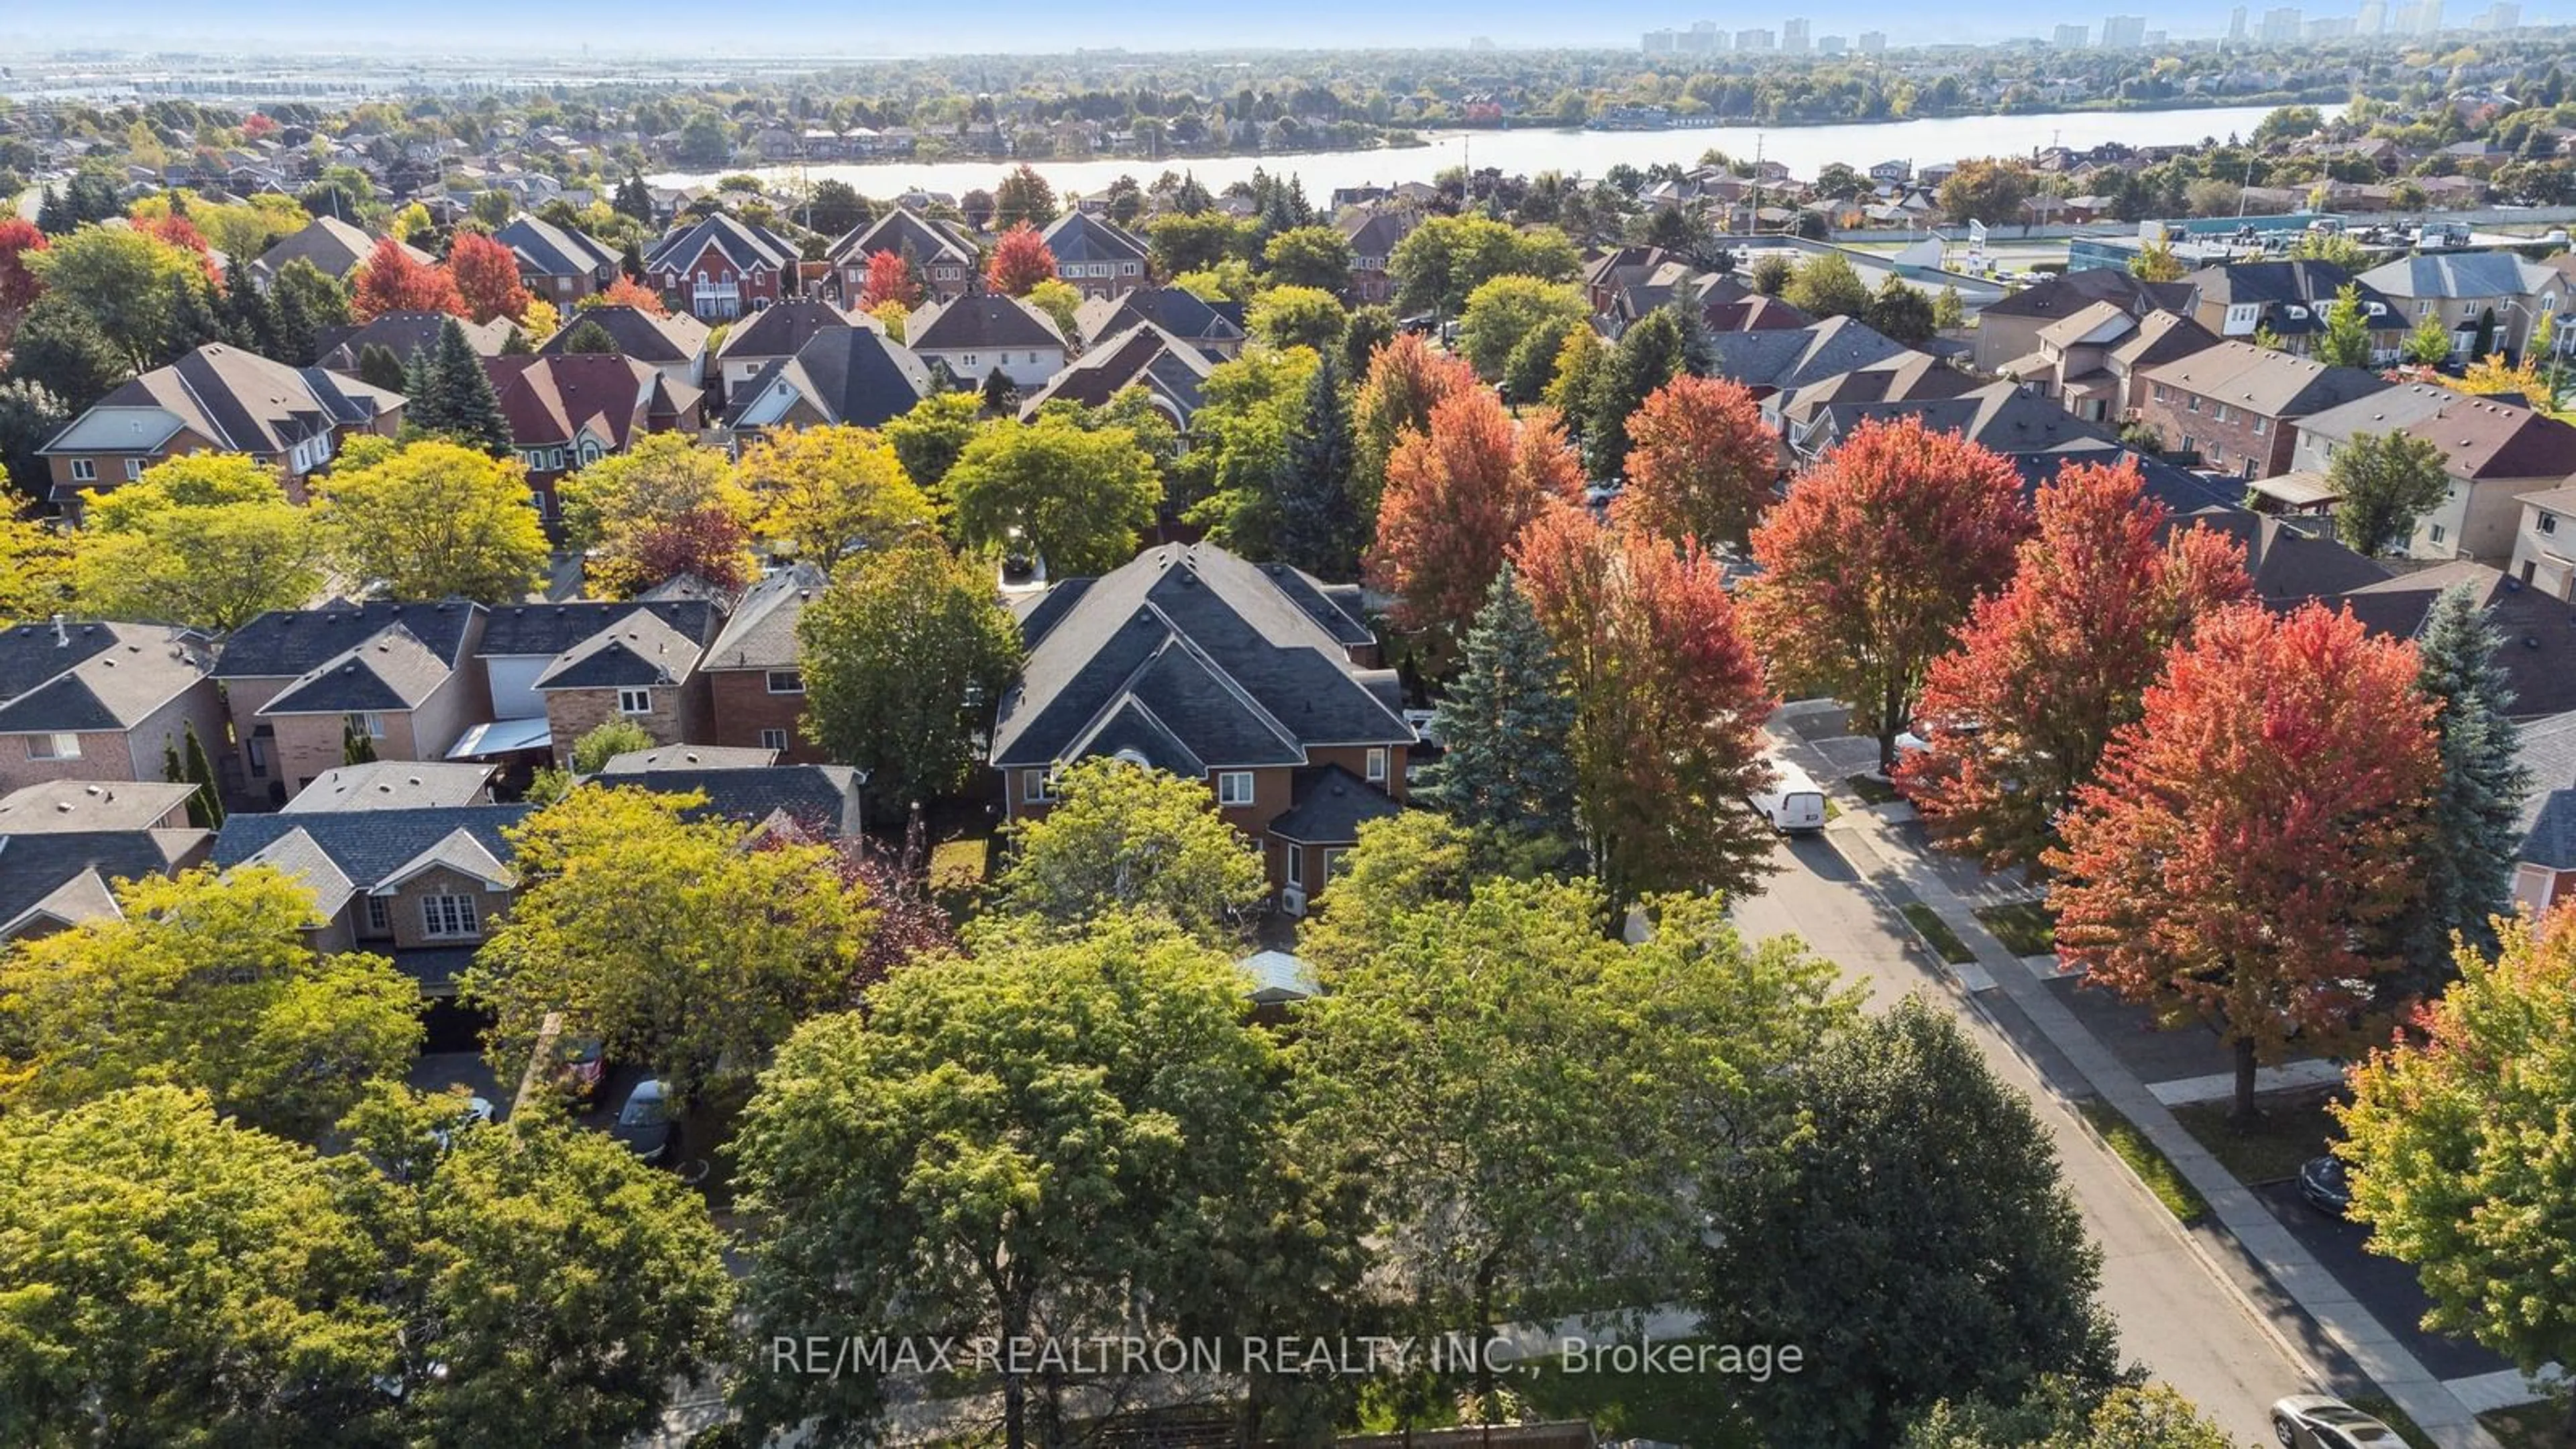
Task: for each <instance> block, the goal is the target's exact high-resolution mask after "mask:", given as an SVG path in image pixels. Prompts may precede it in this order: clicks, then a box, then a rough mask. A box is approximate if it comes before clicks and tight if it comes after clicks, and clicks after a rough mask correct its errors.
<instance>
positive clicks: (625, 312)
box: [537, 303, 707, 367]
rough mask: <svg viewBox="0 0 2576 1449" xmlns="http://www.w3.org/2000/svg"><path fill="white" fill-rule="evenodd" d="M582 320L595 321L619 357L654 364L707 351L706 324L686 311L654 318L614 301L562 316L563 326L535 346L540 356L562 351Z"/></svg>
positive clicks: (578, 328)
mask: <svg viewBox="0 0 2576 1449" xmlns="http://www.w3.org/2000/svg"><path fill="white" fill-rule="evenodd" d="M585 322H596V323H598V324H599V326H600V329H601V330H602V331H604V332H606V333H607V334H608V338H609V340H610V341H611V342H614V343H616V344H617V353H618V355H619V356H621V357H632V358H634V359H635V360H636V361H638V362H649V363H652V364H653V365H654V366H656V367H661V366H667V365H669V364H671V363H678V362H686V361H688V360H689V359H690V358H693V357H696V356H698V355H699V354H700V353H703V352H705V351H706V350H707V324H705V323H704V322H701V321H699V320H698V319H697V318H695V317H692V316H690V315H688V314H687V313H685V312H682V313H678V314H675V315H673V316H669V317H656V316H654V315H652V314H651V313H649V312H646V311H644V310H642V309H641V308H637V307H630V306H627V305H625V304H624V303H617V304H613V305H610V306H604V307H591V308H588V309H585V310H583V311H579V312H575V313H573V314H572V315H571V316H569V317H566V318H564V319H563V327H562V329H561V330H559V331H557V332H556V333H555V335H554V336H552V337H549V338H547V339H546V340H545V341H544V342H543V343H541V344H539V346H538V347H537V352H538V354H539V355H540V356H544V357H552V356H555V355H557V354H558V353H561V352H562V351H563V350H564V343H565V342H566V341H568V340H570V339H571V337H572V335H573V333H575V332H577V331H579V330H581V325H582V324H583V323H585Z"/></svg>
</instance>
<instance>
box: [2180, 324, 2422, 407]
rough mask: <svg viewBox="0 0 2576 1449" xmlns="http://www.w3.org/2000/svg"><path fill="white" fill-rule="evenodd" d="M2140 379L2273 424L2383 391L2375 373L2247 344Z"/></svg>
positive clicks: (2196, 356) (2223, 347) (2224, 346)
mask: <svg viewBox="0 0 2576 1449" xmlns="http://www.w3.org/2000/svg"><path fill="white" fill-rule="evenodd" d="M2146 378H2147V380H2148V381H2149V382H2153V383H2160V384H2163V385H2165V386H2167V387H2176V388H2180V389H2182V390H2183V391H2184V392H2190V393H2197V394H2199V395H2200V396H2202V397H2205V398H2210V399H2212V400H2214V401H2217V402H2223V403H2228V404H2231V405H2242V406H2243V407H2245V408H2246V409H2248V410H2249V411H2252V412H2256V413H2260V414H2262V415H2264V416H2266V417H2274V418H2301V417H2306V416H2308V415H2310V414H2312V413H2320V412H2323V411H2325V410H2326V409H2327V408H2330V407H2336V406H2339V405H2341V404H2343V403H2347V402H2350V401H2352V400H2353V399H2354V398H2357V397H2364V396H2367V395H2369V394H2371V393H2374V392H2378V391H2380V390H2382V389H2384V388H2386V387H2387V386H2388V383H2387V382H2386V380H2384V379H2382V378H2381V377H2380V376H2379V375H2378V374H2377V373H2372V372H2364V371H2363V370H2361V369H2360V368H2358V367H2329V366H2327V365H2326V364H2324V363H2322V362H2317V361H2314V360H2313V359H2310V358H2305V357H2293V356H2291V355H2290V354H2289V353H2286V352H2275V351H2273V350H2272V349H2270V348H2268V347H2257V346H2255V345H2254V344H2252V343H2250V342H2222V343H2220V344H2218V345H2217V346H2216V347H2211V348H2206V349H2204V350H2202V351H2199V352H2195V353H2193V354H2192V355H2190V356H2189V357H2184V358H2179V359H2176V360H2175V361H2172V362H2166V363H2159V364H2157V365H2156V366H2154V367H2150V368H2148V369H2146Z"/></svg>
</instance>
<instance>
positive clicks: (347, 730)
mask: <svg viewBox="0 0 2576 1449" xmlns="http://www.w3.org/2000/svg"><path fill="white" fill-rule="evenodd" d="M375 758H376V741H375V737H374V736H373V735H368V734H362V733H360V732H359V730H358V727H357V726H355V725H342V726H341V727H340V763H341V764H344V765H365V764H372V763H374V761H375Z"/></svg>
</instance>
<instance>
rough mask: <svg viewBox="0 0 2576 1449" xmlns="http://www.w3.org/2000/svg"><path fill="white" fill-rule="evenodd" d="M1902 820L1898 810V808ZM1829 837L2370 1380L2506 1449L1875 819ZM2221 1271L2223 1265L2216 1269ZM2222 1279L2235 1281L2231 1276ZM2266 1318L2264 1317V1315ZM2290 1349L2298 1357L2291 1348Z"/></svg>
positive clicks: (1858, 820) (2416, 1415) (2441, 1433)
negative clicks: (1936, 919)
mask: <svg viewBox="0 0 2576 1449" xmlns="http://www.w3.org/2000/svg"><path fill="white" fill-rule="evenodd" d="M1888 808H1890V809H1894V808H1896V807H1888ZM1826 837H1827V838H1828V839H1829V840H1831V841H1832V842H1833V843H1834V846H1835V848H1836V849H1837V850H1839V851H1841V852H1842V854H1843V856H1844V858H1845V859H1847V860H1848V861H1849V862H1850V863H1851V865H1852V868H1853V869H1854V870H1857V871H1859V872H1860V873H1861V874H1862V875H1863V876H1865V877H1867V878H1868V879H1869V880H1870V881H1871V882H1872V883H1873V884H1875V885H1877V886H1879V888H1880V889H1881V890H1882V891H1885V890H1888V889H1890V888H1897V889H1901V891H1902V892H1903V893H1904V894H1905V895H1906V896H1909V897H1911V898H1912V899H1915V900H1919V901H1921V902H1922V903H1923V904H1925V905H1927V906H1929V907H1931V908H1932V909H1933V910H1934V911H1935V912H1937V913H1939V915H1940V917H1941V919H1942V920H1943V921H1945V922H1947V923H1948V924H1949V926H1950V929H1951V930H1953V931H1956V932H1957V933H1958V935H1959V939H1960V940H1961V941H1964V942H1965V943H1967V946H1968V948H1969V949H1970V950H1972V951H1974V952H1975V953H1976V957H1977V968H1978V969H1977V970H1976V971H1975V972H1974V973H1973V974H1971V973H1970V972H1969V971H1967V970H1966V969H1965V968H1952V969H1953V970H1955V971H1958V972H1959V974H1960V976H1961V977H1962V978H1963V983H1967V982H1973V985H1971V987H1970V989H1972V990H1975V991H1979V992H1986V991H1989V990H1991V991H1992V992H1993V993H1995V994H2000V995H2001V996H2003V997H2004V998H2005V999H2006V1000H2008V1001H2010V1002H2011V1004H2012V1006H2013V1007H2014V1008H2015V1009H2016V1010H2017V1011H2018V1012H2019V1013H2020V1014H2021V1015H2022V1016H2023V1017H2024V1018H2026V1019H2027V1020H2028V1021H2029V1022H2030V1024H2031V1025H2032V1026H2033V1027H2034V1028H2036V1029H2037V1030H2038V1031H2039V1032H2040V1034H2041V1035H2042V1036H2044V1037H2045V1038H2046V1039H2047V1040H2048V1042H2049V1044H2050V1045H2051V1046H2052V1047H2054V1048H2055V1049H2056V1050H2057V1051H2058V1052H2059V1053H2061V1054H2062V1055H2063V1056H2064V1057H2065V1059H2066V1061H2067V1062H2068V1063H2069V1064H2071V1066H2072V1067H2073V1068H2074V1070H2075V1071H2076V1072H2078V1073H2079V1074H2081V1075H2082V1076H2083V1078H2084V1079H2085V1080H2086V1081H2087V1082H2089V1083H2090V1084H2091V1085H2092V1087H2093V1090H2094V1092H2095V1093H2096V1094H2097V1095H2099V1096H2100V1098H2101V1099H2102V1100H2103V1101H2104V1102H2107V1103H2109V1104H2110V1105H2111V1106H2112V1107H2114V1108H2116V1109H2118V1111H2119V1112H2120V1114H2121V1115H2122V1116H2124V1117H2126V1118H2128V1119H2129V1121H2130V1122H2132V1123H2133V1124H2135V1125H2136V1127H2137V1129H2138V1130H2139V1131H2140V1132H2141V1133H2143V1134H2144V1135H2145V1136H2146V1138H2147V1140H2148V1141H2150V1142H2152V1143H2153V1144H2155V1147H2156V1149H2157V1150H2158V1151H2160V1152H2162V1153H2163V1154H2164V1155H2165V1156H2166V1157H2167V1158H2169V1159H2171V1160H2172V1162H2173V1164H2174V1166H2175V1168H2176V1169H2177V1170H2179V1171H2180V1172H2181V1173H2182V1175H2183V1177H2184V1178H2185V1179H2186V1180H2188V1181H2189V1182H2190V1183H2191V1185H2192V1187H2193V1188H2194V1189H2195V1190H2196V1191H2198V1192H2199V1193H2200V1195H2201V1196H2202V1197H2203V1198H2205V1199H2206V1200H2207V1201H2208V1203H2209V1208H2210V1213H2211V1215H2212V1216H2213V1217H2214V1218H2216V1219H2217V1222H2218V1224H2219V1226H2221V1227H2223V1228H2224V1229H2225V1230H2226V1231H2227V1233H2228V1234H2229V1235H2230V1236H2231V1237H2233V1238H2234V1239H2235V1241H2236V1244H2237V1246H2238V1247H2239V1248H2241V1249H2242V1250H2243V1252H2244V1253H2245V1254H2246V1255H2248V1256H2249V1257H2250V1258H2252V1259H2253V1260H2254V1261H2255V1262H2256V1263H2258V1264H2259V1265H2261V1267H2262V1269H2263V1271H2264V1272H2265V1273H2267V1274H2269V1275H2270V1276H2271V1278H2272V1280H2273V1281H2274V1282H2275V1283H2277V1284H2278V1285H2279V1286H2280V1288H2281V1289H2282V1290H2283V1291H2284V1292H2286V1293H2287V1294H2288V1295H2289V1296H2290V1297H2291V1299H2293V1300H2294V1301H2295V1302H2296V1303H2297V1304H2298V1306H2299V1307H2300V1308H2301V1309H2302V1310H2304V1311H2305V1312H2306V1313H2307V1315H2308V1316H2309V1317H2310V1318H2311V1319H2313V1320H2314V1321H2315V1323H2316V1325H2317V1327H2318V1328H2319V1330H2320V1331H2322V1332H2323V1333H2324V1334H2325V1335H2326V1337H2327V1338H2328V1339H2329V1340H2330V1341H2332V1343H2333V1344H2334V1346H2335V1347H2336V1348H2337V1349H2339V1350H2341V1351H2342V1352H2343V1353H2344V1354H2345V1355H2346V1356H2348V1357H2349V1358H2350V1359H2351V1360H2352V1362H2353V1363H2354V1364H2355V1365H2356V1366H2358V1367H2359V1368H2360V1370H2361V1371H2362V1372H2363V1373H2365V1374H2367V1375H2369V1377H2370V1379H2371V1381H2372V1382H2374V1383H2376V1384H2377V1385H2378V1386H2379V1389H2380V1391H2381V1392H2382V1393H2385V1394H2386V1395H2388V1397H2389V1398H2390V1399H2392V1400H2394V1401H2395V1402H2396V1404H2397V1406H2398V1407H2399V1408H2401V1409H2403V1410H2404V1411H2405V1412H2406V1414H2407V1416H2408V1417H2409V1418H2412V1419H2413V1420H2414V1421H2415V1422H2416V1424H2417V1425H2419V1426H2421V1427H2422V1429H2423V1430H2424V1432H2425V1433H2426V1434H2428V1435H2430V1436H2431V1437H2432V1439H2433V1441H2434V1442H2435V1443H2436V1444H2439V1445H2441V1446H2442V1449H2500V1446H2498V1445H2497V1443H2496V1441H2495V1439H2494V1437H2493V1436H2491V1435H2489V1434H2488V1433H2487V1431H2486V1429H2485V1428H2484V1427H2483V1426H2481V1425H2480V1424H2479V1423H2478V1421H2477V1416H2476V1414H2475V1413H2474V1412H2472V1411H2471V1409H2470V1408H2469V1406H2468V1405H2466V1404H2464V1403H2463V1402H2461V1400H2460V1398H2459V1397H2458V1396H2457V1395H2455V1394H2453V1393H2452V1392H2451V1391H2450V1390H2449V1389H2448V1388H2446V1387H2444V1386H2443V1384H2442V1382H2441V1380H2439V1379H2437V1378H2435V1377H2434V1376H2433V1374H2432V1373H2431V1372H2430V1371H2429V1370H2427V1369H2426V1368H2425V1367H2424V1365H2423V1364H2422V1362H2421V1361H2419V1360H2418V1359H2417V1358H2416V1357H2415V1355H2414V1353H2413V1352H2412V1351H2410V1350H2409V1349H2408V1348H2407V1347H2406V1345H2405V1344H2403V1343H2401V1342H2399V1341H2398V1339H2397V1338H2396V1337H2395V1336H2394V1335H2392V1334H2391V1333H2390V1332H2389V1331H2388V1330H2387V1328H2385V1327H2384V1326H2382V1325H2381V1323H2380V1322H2379V1320H2378V1319H2377V1318H2376V1317H2374V1316H2372V1314H2371V1313H2370V1312H2369V1310H2368V1309H2366V1308H2365V1307H2363V1305H2362V1304H2361V1303H2360V1302H2359V1301H2358V1300H2356V1299H2355V1298H2354V1297H2353V1295H2352V1294H2351V1293H2350V1292H2349V1291H2347V1290H2346V1289H2345V1288H2344V1287H2343V1285H2342V1284H2341V1283H2340V1282H2338V1281H2337V1280H2336V1279H2335V1277H2334V1275H2333V1274H2332V1273H2330V1272H2328V1271H2326V1269H2325V1267H2324V1266H2323V1265H2321V1264H2320V1263H2318V1262H2317V1260H2316V1258H2315V1257H2314V1256H2313V1255H2312V1254H2310V1253H2309V1251H2308V1250H2307V1248H2306V1247H2304V1246H2303V1245H2301V1244H2300V1243H2299V1241H2298V1240H2297V1239H2296V1238H2294V1237H2292V1236H2291V1235H2290V1232H2289V1230H2288V1229H2286V1228H2284V1227H2282V1226H2281V1224H2280V1222H2279V1220H2277V1219H2275V1218H2274V1217H2273V1216H2272V1213H2271V1210H2270V1209H2268V1208H2266V1207H2265V1206H2264V1205H2263V1203H2262V1201H2261V1200H2260V1199H2258V1198H2257V1197H2255V1196H2254V1194H2253V1193H2252V1192H2250V1191H2248V1190H2247V1189H2246V1188H2245V1186H2244V1184H2242V1183H2240V1182H2238V1181H2237V1180H2236V1179H2235V1177H2234V1176H2233V1175H2232V1174H2230V1173H2229V1172H2228V1171H2227V1169H2226V1168H2224V1167H2222V1166H2221V1165H2219V1162H2218V1160H2217V1159H2216V1158H2215V1157H2212V1156H2211V1155H2210V1154H2209V1151H2208V1149H2206V1148H2204V1147H2202V1146H2201V1145H2200V1143H2199V1141H2198V1140H2197V1139H2195V1138H2194V1137H2193V1136H2192V1135H2191V1134H2190V1133H2189V1132H2186V1131H2184V1130H2183V1127H2182V1124H2181V1123H2180V1122H2178V1121H2176V1120H2175V1119H2174V1115H2173V1113H2172V1112H2171V1111H2170V1110H2169V1109H2168V1108H2167V1106H2166V1104H2165V1103H2164V1101H2163V1100H2161V1099H2160V1097H2159V1095H2158V1093H2157V1092H2156V1091H2155V1090H2153V1089H2151V1088H2149V1087H2148V1086H2147V1084H2146V1083H2144V1082H2142V1081H2140V1080H2139V1078H2138V1076H2137V1074H2136V1073H2134V1072H2132V1071H2130V1070H2129V1068H2128V1067H2127V1066H2126V1065H2125V1064H2123V1063H2122V1062H2121V1060H2120V1059H2119V1058H2118V1057H2117V1056H2116V1055H2114V1054H2113V1053H2112V1052H2111V1050H2110V1049H2109V1048H2108V1047H2106V1046H2104V1045H2103V1044H2102V1043H2101V1042H2100V1041H2099V1040H2097V1039H2096V1038H2095V1037H2094V1035H2093V1033H2092V1032H2090V1031H2088V1030H2087V1029H2086V1028H2085V1027H2084V1025H2083V1023H2081V1022H2080V1021H2078V1020H2077V1019H2076V1018H2075V1015H2074V1013H2073V1012H2071V1011H2069V1010H2068V1009H2067V1007H2066V1004H2065V1003H2064V1002H2062V1001H2060V1000H2059V999H2058V998H2057V997H2056V995H2055V994H2053V993H2052V992H2050V991H2049V989H2048V988H2047V986H2046V985H2045V984H2044V983H2042V982H2041V981H2040V979H2039V978H2038V977H2037V976H2036V975H2034V974H2033V973H2032V972H2031V971H2030V969H2029V968H2027V967H2026V966H2024V965H2023V964H2022V963H2021V962H2020V961H2019V960H2018V959H2017V958H2015V957H2014V956H2013V954H2012V953H2011V952H2010V951H2008V950H2006V949H2005V948H2004V945H2003V943H2002V942H2000V941H1998V940H1996V939H1995V938H1994V936H1993V935H1992V934H1990V933H1989V932H1988V931H1987V930H1986V928H1985V927H1984V926H1983V925H1982V924H1980V923H1979V922H1978V920H1977V918H1976V916H1975V915H1974V914H1973V913H1972V911H1971V910H1970V908H1969V904H1968V903H1967V902H1966V901H1964V900H1962V899H1960V897H1959V895H1958V894H1957V892H1955V891H1953V890H1951V889H1950V888H1949V887H1948V886H1947V885H1946V884H1944V883H1943V881H1942V879H1941V875H1940V873H1939V872H1938V871H1936V870H1934V869H1932V868H1931V866H1930V864H1929V863H1928V862H1926V861H1924V860H1923V859H1922V857H1921V856H1920V854H1919V853H1918V852H1916V851H1915V850H1913V849H1912V848H1910V847H1909V846H1908V845H1907V844H1906V842H1905V841H1904V840H1903V839H1902V838H1901V837H1899V836H1898V835H1897V833H1896V832H1895V831H1894V830H1893V829H1891V828H1890V826H1889V824H1888V822H1887V821H1885V820H1883V819H1881V818H1880V817H1879V816H1878V815H1877V814H1876V813H1874V812H1871V811H1868V810H1851V811H1846V812H1845V813H1844V814H1843V815H1842V817H1841V818H1840V819H1838V820H1836V821H1835V822H1833V824H1831V825H1829V826H1827V827H1826ZM2213 1266H2216V1265H2213ZM2219 1276H2220V1277H2221V1278H2222V1279H2224V1280H2226V1281H2228V1282H2231V1283H2232V1282H2234V1281H2235V1280H2234V1279H2233V1278H2232V1277H2230V1276H2229V1275H2228V1274H2227V1273H2225V1272H2223V1271H2222V1272H2221V1273H2220V1274H2219ZM2249 1306H2251V1307H2253V1308H2254V1311H2255V1312H2256V1314H2257V1316H2258V1318H2260V1317H2261V1310H2260V1308H2259V1306H2255V1305H2249ZM2285 1346H2289V1345H2286V1344H2285Z"/></svg>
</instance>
